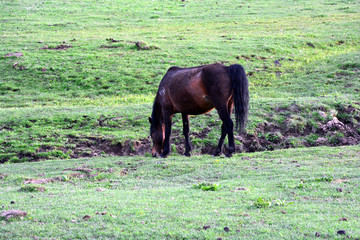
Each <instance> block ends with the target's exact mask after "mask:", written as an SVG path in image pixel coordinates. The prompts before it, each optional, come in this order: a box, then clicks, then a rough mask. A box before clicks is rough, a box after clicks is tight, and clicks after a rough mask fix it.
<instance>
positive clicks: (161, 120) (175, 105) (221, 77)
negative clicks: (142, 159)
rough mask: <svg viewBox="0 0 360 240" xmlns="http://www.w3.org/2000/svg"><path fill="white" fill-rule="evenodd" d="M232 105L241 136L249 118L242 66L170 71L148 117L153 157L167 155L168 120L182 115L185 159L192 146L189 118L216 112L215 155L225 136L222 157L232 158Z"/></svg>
mask: <svg viewBox="0 0 360 240" xmlns="http://www.w3.org/2000/svg"><path fill="white" fill-rule="evenodd" d="M234 105H235V120H236V128H237V129H239V130H240V132H244V131H245V122H246V120H247V115H248V105H249V87H248V80H247V78H246V74H245V70H244V68H243V67H242V66H241V65H238V64H235V65H231V66H229V67H227V66H224V65H223V64H219V63H215V64H210V65H205V66H199V67H193V68H179V67H171V68H169V70H168V71H167V73H166V74H165V76H164V77H163V79H162V80H161V82H160V84H159V89H158V92H157V94H156V97H155V101H154V105H153V110H152V115H151V117H149V122H150V124H151V126H150V135H151V138H152V141H153V148H152V156H153V157H157V156H161V157H166V156H167V155H168V154H169V153H170V134H171V124H172V122H171V119H172V116H173V115H174V114H175V113H181V115H182V121H183V134H184V136H185V154H184V155H185V156H190V151H191V149H192V146H191V143H190V140H189V115H199V114H204V113H207V112H209V111H211V110H212V109H214V108H215V109H216V110H217V112H218V114H219V116H220V119H221V120H222V126H221V137H220V140H219V143H218V146H217V148H216V150H215V152H214V155H215V156H217V155H219V154H220V153H221V147H222V145H223V143H224V139H225V137H226V135H227V136H228V143H229V148H228V151H227V153H226V154H225V155H226V156H227V157H231V155H232V153H233V152H234V151H235V142H234V133H233V130H234V123H233V121H232V120H231V112H232V110H233V107H234Z"/></svg>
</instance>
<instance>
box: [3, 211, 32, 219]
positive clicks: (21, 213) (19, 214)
mask: <svg viewBox="0 0 360 240" xmlns="http://www.w3.org/2000/svg"><path fill="white" fill-rule="evenodd" d="M26 215H27V212H24V211H20V210H8V211H3V212H1V213H0V217H2V218H5V220H9V219H10V218H13V217H24V216H26Z"/></svg>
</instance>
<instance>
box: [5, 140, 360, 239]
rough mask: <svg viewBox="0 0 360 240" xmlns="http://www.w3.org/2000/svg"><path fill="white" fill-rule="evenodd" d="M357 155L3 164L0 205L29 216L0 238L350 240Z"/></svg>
mask: <svg viewBox="0 0 360 240" xmlns="http://www.w3.org/2000/svg"><path fill="white" fill-rule="evenodd" d="M359 151H360V148H359V146H355V147H345V148H329V147H322V148H307V149H302V150H295V149H292V150H278V151H273V152H265V153H264V152H262V153H248V154H246V155H243V156H237V157H233V158H213V157H204V156H195V157H192V158H186V157H180V156H171V157H169V158H167V159H158V160H149V158H146V157H102V158H84V159H76V160H56V161H55V160H49V161H45V162H36V163H22V164H10V165H7V166H6V168H3V169H2V175H1V178H2V179H1V180H0V181H1V188H0V191H1V195H0V196H1V198H0V201H1V205H2V206H1V205H0V207H2V208H3V209H4V210H8V209H14V208H15V209H21V210H22V211H26V212H27V213H28V214H27V215H26V216H24V217H22V218H21V219H19V218H17V219H16V218H11V219H9V220H8V221H5V220H3V221H2V222H0V223H1V238H2V239H107V238H108V239H218V238H222V239H315V238H317V237H316V236H320V239H344V235H339V234H337V232H338V231H340V230H344V231H345V232H346V236H347V237H348V238H350V239H357V238H359V236H360V231H359V229H360V215H359V211H358V208H359V197H360V189H359V183H360V177H359V174H358V170H359V167H360V164H359V161H358V157H359ZM199 185H200V187H201V186H203V189H201V188H200V189H199ZM206 186H207V187H206ZM227 228H228V229H227ZM227 230H229V231H227Z"/></svg>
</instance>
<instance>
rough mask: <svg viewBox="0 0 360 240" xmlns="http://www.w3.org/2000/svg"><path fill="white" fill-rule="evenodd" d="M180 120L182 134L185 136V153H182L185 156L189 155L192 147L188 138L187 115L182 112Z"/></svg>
mask: <svg viewBox="0 0 360 240" xmlns="http://www.w3.org/2000/svg"><path fill="white" fill-rule="evenodd" d="M182 120H183V134H184V137H185V153H184V155H185V156H187V157H190V151H191V149H192V146H191V142H190V139H189V131H190V127H189V115H187V114H182Z"/></svg>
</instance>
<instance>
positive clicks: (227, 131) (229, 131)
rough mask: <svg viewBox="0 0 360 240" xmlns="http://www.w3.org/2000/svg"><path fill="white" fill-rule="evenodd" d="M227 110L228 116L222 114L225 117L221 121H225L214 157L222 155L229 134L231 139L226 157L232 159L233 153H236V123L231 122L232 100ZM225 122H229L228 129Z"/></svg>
mask: <svg viewBox="0 0 360 240" xmlns="http://www.w3.org/2000/svg"><path fill="white" fill-rule="evenodd" d="M227 109H228V111H227V114H226V113H224V112H222V113H221V114H222V115H223V116H224V117H221V116H220V118H221V120H222V121H223V124H222V125H221V137H220V139H219V143H218V146H217V148H216V150H215V153H214V156H219V155H220V153H221V148H222V145H223V144H224V140H225V137H226V135H227V134H228V137H229V150H228V152H227V153H226V156H227V157H230V156H231V154H232V153H233V152H235V141H234V133H233V128H234V127H233V126H234V123H233V121H232V120H231V112H232V110H233V102H232V101H231V100H230V101H229V103H228V108H227ZM218 112H219V111H218ZM219 115H220V112H219ZM227 116H228V117H227ZM229 118H230V121H229ZM224 121H226V122H228V124H227V127H226V125H225V122H224Z"/></svg>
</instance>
